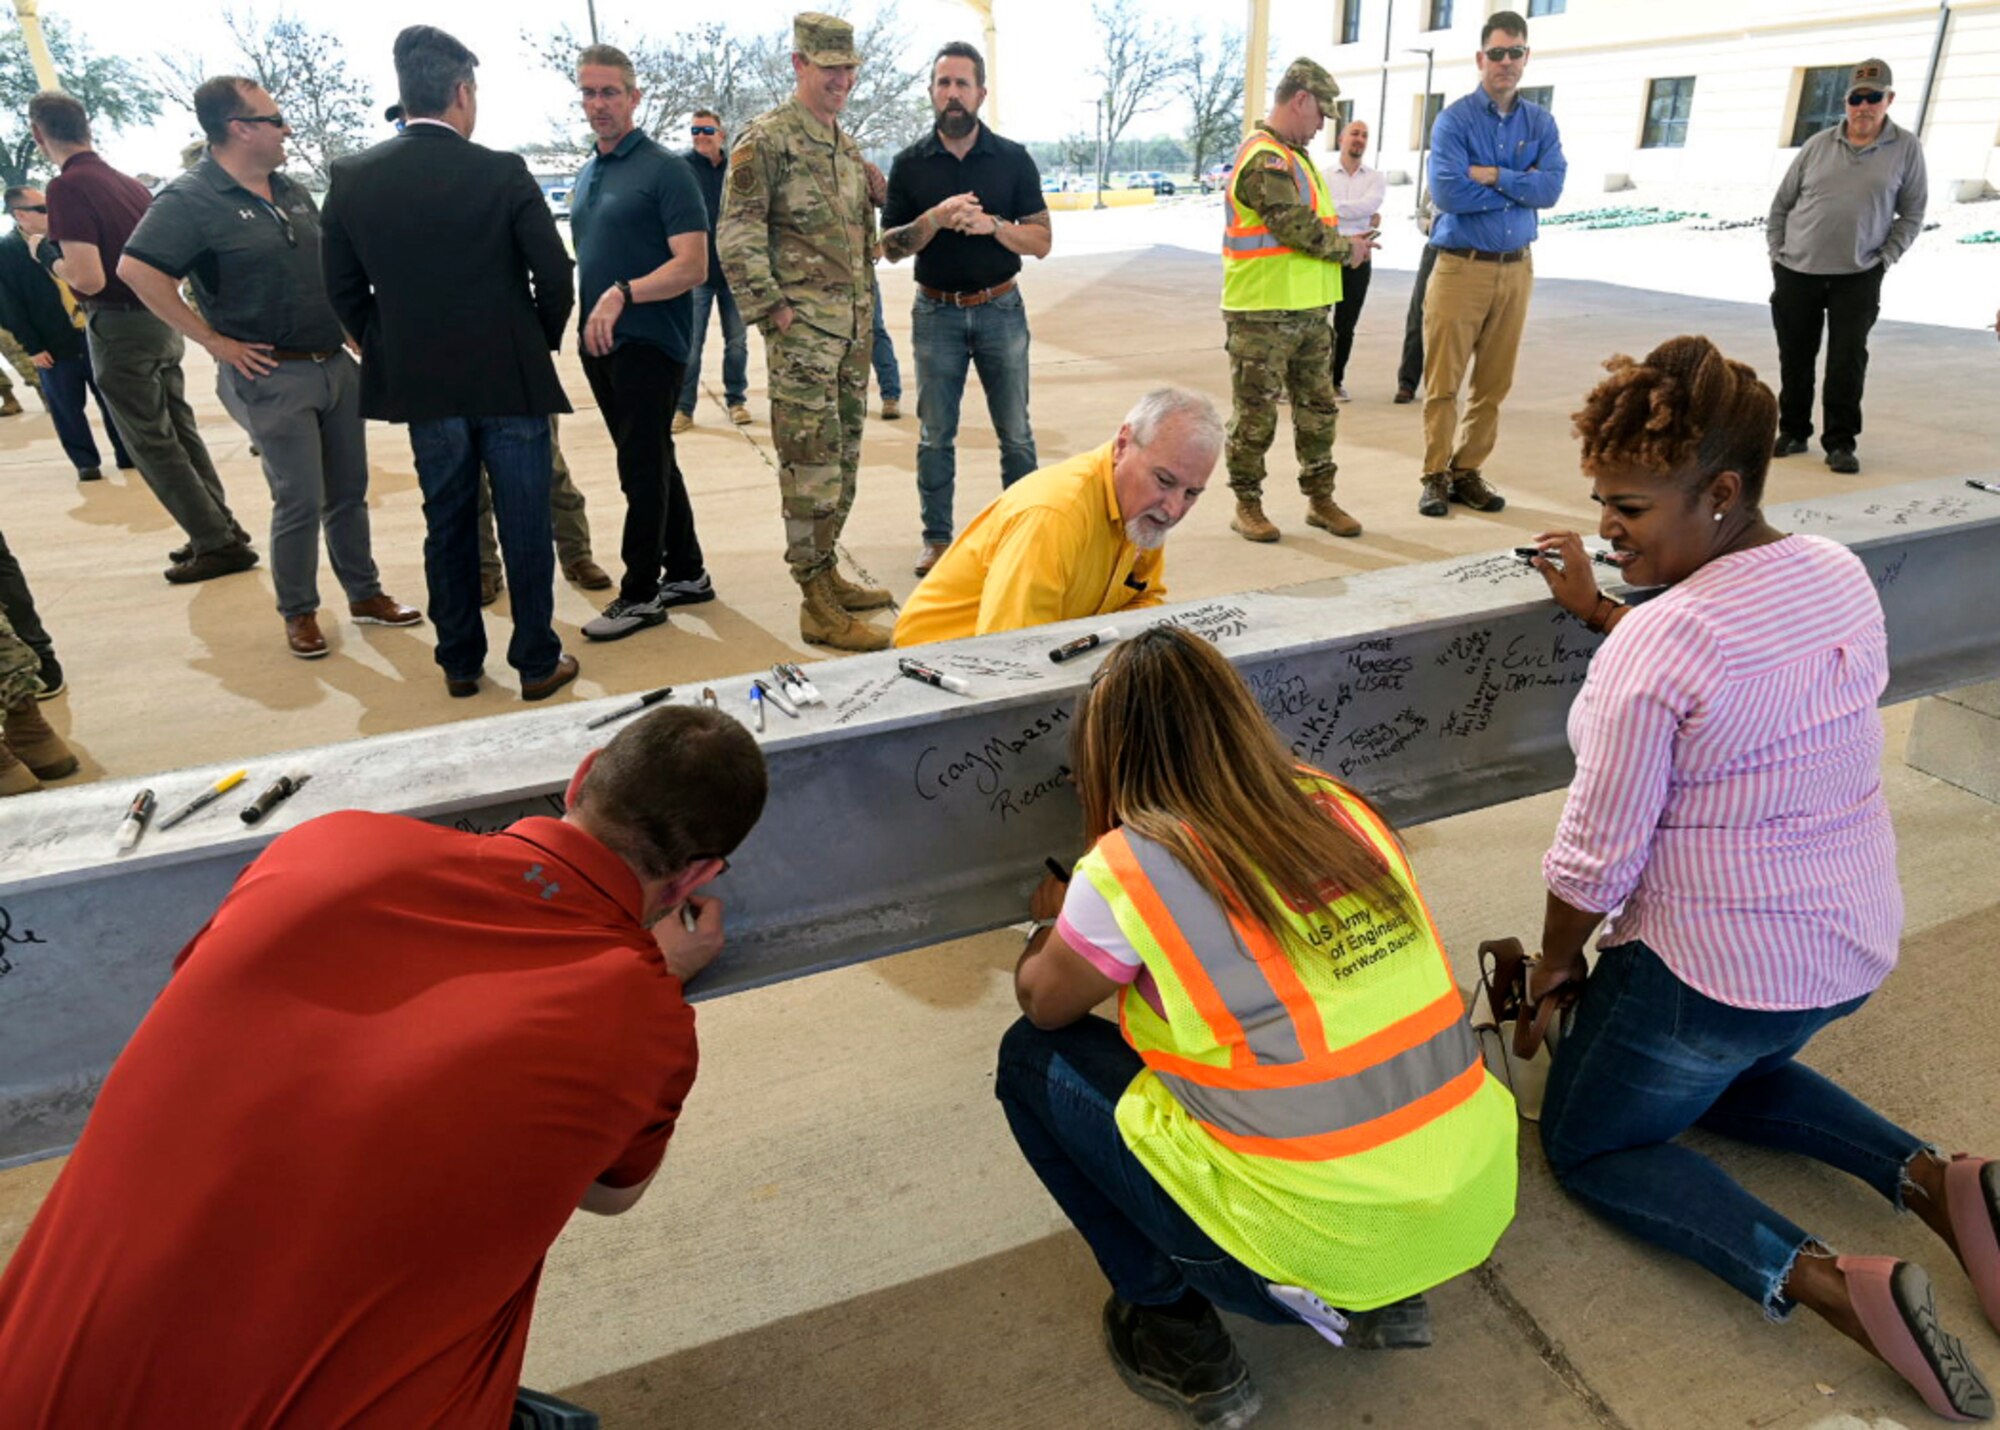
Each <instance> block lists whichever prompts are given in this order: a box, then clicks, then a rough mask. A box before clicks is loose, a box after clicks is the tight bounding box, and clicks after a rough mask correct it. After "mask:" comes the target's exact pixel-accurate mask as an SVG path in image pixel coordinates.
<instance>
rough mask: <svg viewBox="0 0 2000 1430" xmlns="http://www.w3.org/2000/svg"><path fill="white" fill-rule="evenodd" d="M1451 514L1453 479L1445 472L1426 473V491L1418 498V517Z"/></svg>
mask: <svg viewBox="0 0 2000 1430" xmlns="http://www.w3.org/2000/svg"><path fill="white" fill-rule="evenodd" d="M1450 514H1451V477H1450V475H1449V474H1447V473H1445V472H1425V473H1424V489H1423V492H1422V494H1421V495H1420V496H1418V498H1417V515H1418V516H1449V515H1450Z"/></svg>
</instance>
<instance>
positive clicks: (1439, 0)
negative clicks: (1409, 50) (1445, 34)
mask: <svg viewBox="0 0 2000 1430" xmlns="http://www.w3.org/2000/svg"><path fill="white" fill-rule="evenodd" d="M1424 28H1425V29H1426V30H1449V29H1450V28H1451V0H1431V22H1430V24H1428V25H1426V26H1424Z"/></svg>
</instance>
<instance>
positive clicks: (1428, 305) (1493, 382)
mask: <svg viewBox="0 0 2000 1430" xmlns="http://www.w3.org/2000/svg"><path fill="white" fill-rule="evenodd" d="M1534 286H1535V265H1534V259H1533V258H1532V257H1530V258H1524V259H1522V260H1521V261H1520V262H1519V263H1482V262H1480V261H1479V260H1478V259H1474V258H1459V257H1456V256H1454V255H1452V254H1449V253H1440V254H1438V256H1437V265H1436V267H1434V268H1433V269H1432V270H1431V281H1430V289H1429V291H1428V293H1426V295H1425V297H1424V472H1425V474H1426V475H1429V474H1432V473H1436V472H1476V471H1478V470H1479V469H1480V467H1481V466H1482V465H1484V464H1485V461H1486V459H1487V458H1488V457H1489V456H1491V455H1492V453H1493V442H1494V439H1495V438H1496V437H1497V436H1498V435H1499V432H1500V404H1501V403H1502V402H1503V401H1505V400H1506V397H1507V393H1508V391H1509V389H1511V388H1512V387H1513V386H1514V357H1515V354H1516V353H1517V352H1519V350H1520V347H1521V329H1522V327H1523V326H1525V325H1526V323H1527V321H1528V296H1529V294H1530V293H1532V292H1533V291H1534ZM1468 365H1469V366H1470V367H1471V368H1472V395H1471V398H1470V400H1469V401H1467V403H1466V405H1465V418H1464V421H1463V422H1461V421H1460V420H1459V413H1458V390H1459V387H1460V386H1461V384H1463V383H1464V381H1465V369H1466V367H1467V366H1468Z"/></svg>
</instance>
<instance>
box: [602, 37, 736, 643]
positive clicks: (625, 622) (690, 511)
mask: <svg viewBox="0 0 2000 1430" xmlns="http://www.w3.org/2000/svg"><path fill="white" fill-rule="evenodd" d="M576 82H577V88H578V90H579V92H580V93H581V94H582V96H583V113H584V117H585V118H586V119H588V120H589V121H590V127H591V129H592V130H593V131H594V132H595V133H596V135H597V152H596V153H594V154H592V155H591V156H590V159H589V161H588V162H587V163H586V164H585V165H584V166H583V169H582V171H581V172H580V173H578V174H577V176H576V185H575V187H574V188H572V189H571V191H570V218H569V225H570V232H571V233H572V234H573V235H574V236H575V238H576V259H577V268H578V277H579V279H580V281H581V285H582V290H583V292H582V297H583V301H582V303H581V304H580V305H579V307H578V311H579V312H581V313H583V314H584V319H583V341H582V343H581V345H580V346H581V347H582V350H583V374H584V376H585V377H587V378H588V379H589V380H590V390H591V391H592V392H593V393H595V394H596V396H597V407H598V410H599V411H600V412H602V413H603V414H604V425H605V426H606V427H608V428H610V429H611V442H612V445H613V446H615V447H616V448H617V449H618V485H619V487H620V488H621V489H622V490H623V491H624V493H625V538H624V543H623V546H622V549H621V551H620V555H621V556H622V557H623V559H624V563H625V574H624V577H623V579H622V580H621V581H620V582H619V584H618V595H617V596H616V597H615V598H614V599H613V600H612V602H611V604H610V605H608V606H606V607H605V608H604V613H603V614H602V615H600V616H598V617H597V618H596V619H595V620H592V621H590V622H588V623H587V624H586V625H585V626H584V628H583V633H584V635H586V636H588V637H589V638H590V639H591V640H599V641H613V640H619V639H622V638H623V637H625V636H629V635H631V634H632V633H633V632H635V631H639V630H643V629H644V628H645V627H647V626H657V625H662V624H664V623H665V622H666V619H667V608H668V607H670V606H683V605H691V604H693V603H695V602H698V601H712V600H714V599H715V587H714V585H713V584H712V583H711V582H710V581H709V579H708V572H707V570H706V569H705V567H704V566H703V563H702V556H701V542H700V541H699V539H697V538H696V536H695V530H694V508H693V507H692V506H690V505H689V503H688V494H687V483H686V482H685V481H683V480H682V478H681V469H680V464H679V463H678V462H676V461H675V460H674V434H673V418H674V412H675V407H676V404H677V402H678V401H679V398H680V393H681V384H682V382H683V380H684V379H685V377H686V375H687V364H688V349H689V346H690V344H691V342H692V340H693V336H694V313H693V306H694V305H693V304H692V303H691V302H690V301H689V299H688V293H689V291H690V290H691V289H693V288H695V287H696V286H697V285H699V284H700V283H702V282H703V281H705V280H706V279H707V277H708V213H707V209H706V208H705V207H704V206H703V204H702V201H701V190H700V189H699V188H698V187H697V186H696V184H695V177H694V171H693V170H692V169H690V168H689V167H688V166H687V163H686V161H685V160H683V159H682V158H681V157H680V156H679V155H678V154H671V153H669V152H668V151H667V150H665V149H663V148H661V147H660V146H659V145H658V144H656V143H654V142H653V140H651V139H650V138H648V137H647V136H646V132H645V130H643V129H640V128H638V127H637V125H636V124H635V122H634V119H633V115H634V111H636V110H637V108H638V105H639V99H640V92H639V88H638V76H637V74H636V73H635V72H634V71H633V68H632V61H631V60H630V59H628V58H627V57H626V55H625V52H624V51H623V50H620V49H617V48H615V47H613V46H611V45H592V46H590V47H589V48H588V49H586V50H584V51H583V53H582V54H580V55H578V56H577V62H576Z"/></svg>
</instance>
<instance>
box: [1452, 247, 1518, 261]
mask: <svg viewBox="0 0 2000 1430" xmlns="http://www.w3.org/2000/svg"><path fill="white" fill-rule="evenodd" d="M1438 252H1439V253H1449V254H1450V255H1451V256H1452V257H1453V258H1469V259H1471V260H1472V261H1473V262H1474V263H1519V262H1520V261H1521V260H1522V259H1524V258H1526V257H1527V256H1528V245H1527V244H1525V243H1524V244H1522V245H1521V246H1520V247H1519V248H1515V249H1510V250H1508V251H1507V252H1506V253H1488V252H1487V251H1486V250H1485V249H1483V248H1440V249H1438Z"/></svg>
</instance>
